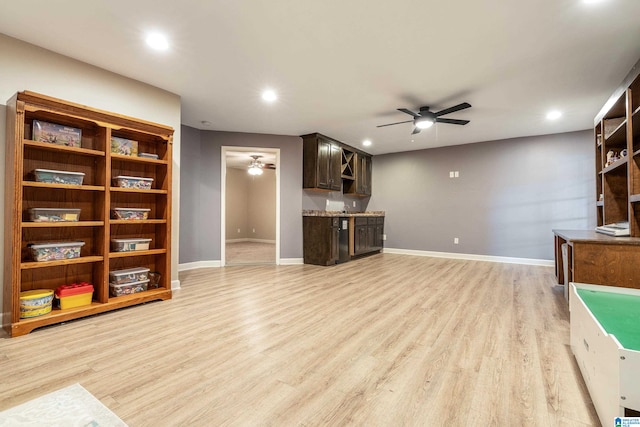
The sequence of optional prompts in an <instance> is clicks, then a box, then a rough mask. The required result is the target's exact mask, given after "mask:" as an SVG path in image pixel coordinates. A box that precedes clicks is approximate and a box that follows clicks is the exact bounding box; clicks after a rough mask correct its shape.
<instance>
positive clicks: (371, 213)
mask: <svg viewBox="0 0 640 427" xmlns="http://www.w3.org/2000/svg"><path fill="white" fill-rule="evenodd" d="M302 216H327V217H334V216H339V217H352V216H354V217H355V216H384V211H367V212H342V211H317V210H303V211H302Z"/></svg>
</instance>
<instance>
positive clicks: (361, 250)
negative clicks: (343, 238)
mask: <svg viewBox="0 0 640 427" xmlns="http://www.w3.org/2000/svg"><path fill="white" fill-rule="evenodd" d="M352 230H353V237H352V241H353V254H352V255H354V256H358V255H364V254H368V253H371V252H377V251H380V250H381V249H382V247H383V244H382V241H383V234H384V217H383V216H366V217H355V218H354V220H353V226H352Z"/></svg>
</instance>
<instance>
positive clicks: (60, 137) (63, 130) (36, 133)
mask: <svg viewBox="0 0 640 427" xmlns="http://www.w3.org/2000/svg"><path fill="white" fill-rule="evenodd" d="M32 127H33V130H32V134H33V135H32V136H33V139H34V141H38V142H47V143H49V144H56V145H64V146H66V147H77V148H80V141H81V140H82V130H81V129H78V128H74V127H69V126H63V125H57V124H55V123H47V122H43V121H41V120H34V121H33V124H32Z"/></svg>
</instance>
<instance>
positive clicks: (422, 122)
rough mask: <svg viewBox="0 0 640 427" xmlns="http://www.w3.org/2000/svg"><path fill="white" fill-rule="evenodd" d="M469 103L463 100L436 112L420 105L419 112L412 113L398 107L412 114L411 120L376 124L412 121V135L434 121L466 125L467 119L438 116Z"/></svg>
mask: <svg viewBox="0 0 640 427" xmlns="http://www.w3.org/2000/svg"><path fill="white" fill-rule="evenodd" d="M470 107H471V104H469V103H468V102H463V103H462V104H458V105H454V106H453V107H450V108H445V109H444V110H440V111H438V112H433V111H429V107H420V112H419V113H414V112H413V111H411V110H407V109H406V108H398V111H402V112H403V113H405V114H408V115H410V116H413V120H406V121H404V122H396V123H389V124H387V125H380V126H377V127H379V128H381V127H385V126H393V125H399V124H401V123H411V122H413V126H414V128H413V132H411V134H412V135H415V134H416V133H420V131H421V130H422V129H427V128H429V127H431V126H433V124H434V123H448V124H451V125H466V124H467V123H469V120H458V119H445V118H442V117H440V116H444V115H445V114H450V113H455V112H456V111H460V110H464V109H465V108H470Z"/></svg>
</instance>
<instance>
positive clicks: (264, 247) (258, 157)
mask: <svg viewBox="0 0 640 427" xmlns="http://www.w3.org/2000/svg"><path fill="white" fill-rule="evenodd" d="M279 162H280V150H279V149H273V148H258V147H222V167H221V172H222V177H221V184H222V185H221V193H222V194H221V205H222V206H221V208H222V209H221V210H222V212H221V218H222V224H221V250H220V253H221V257H220V264H221V266H233V265H259V264H279V263H280V173H279Z"/></svg>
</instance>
